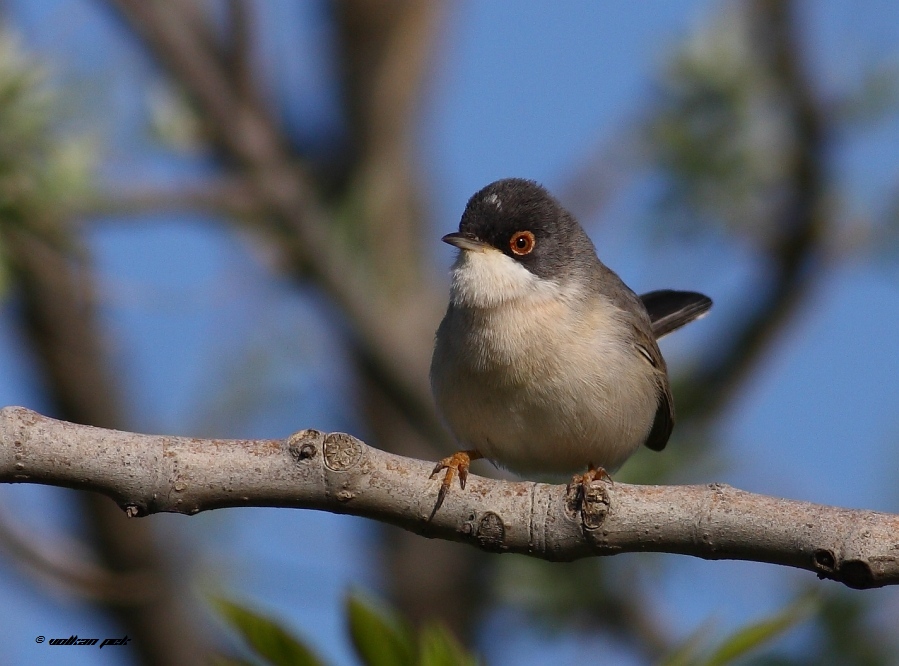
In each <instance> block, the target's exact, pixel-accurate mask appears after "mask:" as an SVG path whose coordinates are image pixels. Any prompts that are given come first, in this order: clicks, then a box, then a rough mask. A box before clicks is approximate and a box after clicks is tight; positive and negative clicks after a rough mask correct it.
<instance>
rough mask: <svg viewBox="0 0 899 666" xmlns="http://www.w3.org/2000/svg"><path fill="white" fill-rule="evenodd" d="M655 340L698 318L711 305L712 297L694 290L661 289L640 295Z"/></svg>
mask: <svg viewBox="0 0 899 666" xmlns="http://www.w3.org/2000/svg"><path fill="white" fill-rule="evenodd" d="M640 300H641V301H643V305H644V306H645V307H646V311H647V312H648V313H649V319H650V321H652V332H653V335H655V336H656V340H658V339H659V338H661V337H662V336H665V335H668V334H669V333H671V331H676V330H677V329H679V328H680V327H681V326H684V325H686V324H689V323H690V322H691V321H693V320H694V319H699V318H700V317H701V316H703V315H704V314H705V313H706V312H708V311H709V309H711V307H712V299H711V298H709V297H708V296H706V295H704V294H700V293H697V292H695V291H675V290H673V289H662V290H660V291H651V292H649V293H648V294H643V295H642V296H640Z"/></svg>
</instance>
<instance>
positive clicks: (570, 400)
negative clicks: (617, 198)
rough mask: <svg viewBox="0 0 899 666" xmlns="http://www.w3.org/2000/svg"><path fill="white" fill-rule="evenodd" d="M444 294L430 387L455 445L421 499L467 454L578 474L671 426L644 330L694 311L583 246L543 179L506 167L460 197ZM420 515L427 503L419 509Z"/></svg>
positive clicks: (680, 296)
mask: <svg viewBox="0 0 899 666" xmlns="http://www.w3.org/2000/svg"><path fill="white" fill-rule="evenodd" d="M443 240H444V241H445V242H446V243H449V244H450V245H454V246H455V247H457V248H459V255H458V257H457V258H456V261H455V263H454V264H453V267H452V286H451V288H450V300H449V307H448V308H447V311H446V315H445V316H444V318H443V321H442V322H441V323H440V327H439V328H438V329H437V336H436V342H435V345H434V356H433V358H432V361H431V389H432V390H433V392H434V398H435V400H436V402H437V407H438V409H439V411H440V413H441V415H442V416H443V418H444V419H445V421H446V423H447V425H448V426H449V428H450V430H451V431H452V432H453V434H454V435H455V437H456V439H457V440H458V441H459V442H460V443H461V444H462V446H464V447H465V449H466V450H464V451H459V452H458V453H456V454H454V455H452V456H450V457H448V458H445V459H443V460H441V461H440V462H439V463H438V464H437V467H436V468H435V469H434V473H433V474H432V475H431V476H432V478H433V477H434V476H436V475H437V474H438V473H439V472H440V471H441V470H446V473H445V475H444V478H443V483H442V485H441V488H440V494H439V495H438V500H437V504H436V506H435V509H434V511H435V512H436V510H437V509H438V508H439V507H440V505H441V504H442V502H443V499H444V497H445V496H446V493H447V491H448V490H449V488H450V485H451V484H452V481H453V478H454V477H455V476H456V475H457V474H458V476H459V482H460V485H461V486H462V488H464V487H465V480H466V477H467V475H468V465H469V462H470V461H471V460H476V459H478V458H487V459H489V460H491V461H492V462H494V463H495V464H497V465H500V466H502V467H506V468H508V469H510V470H512V471H514V472H517V473H520V474H524V475H528V474H540V475H544V474H554V473H556V474H558V473H567V474H574V473H577V472H582V471H584V470H586V474H585V475H583V476H582V477H575V478H576V479H578V478H580V483H589V482H591V481H592V480H593V479H595V478H596V477H597V476H606V475H607V470H608V471H614V470H615V469H617V468H618V467H619V466H620V465H621V464H622V463H623V462H624V461H625V460H626V459H627V458H628V457H629V456H630V455H631V454H633V453H634V452H635V451H636V450H637V448H638V447H639V446H640V445H641V444H645V445H646V446H648V447H649V448H650V449H653V450H656V451H661V450H662V449H663V448H665V444H666V443H667V442H668V438H669V437H670V435H671V430H672V428H673V427H674V404H673V401H672V398H671V388H670V386H669V383H668V371H667V368H666V366H665V359H663V358H662V354H661V352H660V351H659V347H658V345H657V344H656V340H657V339H658V338H660V337H662V336H663V335H666V334H667V333H670V332H671V331H673V330H675V329H677V328H680V327H681V326H683V325H684V324H687V323H688V322H690V321H692V320H694V319H696V318H698V317H701V316H702V315H703V314H705V313H706V312H708V310H709V308H711V306H712V301H711V299H710V298H708V297H707V296H704V295H702V294H698V293H695V292H688V291H670V290H665V291H655V292H651V293H648V294H644V295H643V296H640V297H638V296H637V295H636V294H634V292H633V291H631V290H630V289H629V288H628V287H627V285H625V284H624V283H623V282H622V281H621V279H620V278H619V277H618V276H617V275H616V274H615V273H614V272H612V271H611V270H610V269H609V268H607V267H606V266H605V265H604V264H603V263H602V262H601V261H600V260H599V259H598V258H597V256H596V249H595V248H594V246H593V243H592V242H591V241H590V238H589V237H588V236H587V234H586V232H585V231H584V230H583V228H582V227H581V225H580V224H578V222H577V220H576V219H575V218H574V217H573V216H572V215H571V213H569V212H568V211H567V210H565V208H563V207H562V205H561V204H560V203H559V202H558V201H556V199H554V198H553V197H552V195H550V194H549V192H547V191H546V190H545V189H544V188H543V187H541V186H540V185H538V184H537V183H535V182H533V181H530V180H523V179H519V178H509V179H505V180H499V181H496V182H495V183H491V184H490V185H488V186H487V187H485V188H484V189H482V190H481V191H479V192H477V193H476V194H475V195H474V196H473V197H471V199H470V200H469V201H468V205H467V206H466V207H465V212H464V213H463V214H462V220H461V222H460V223H459V231H458V233H451V234H447V235H446V236H444V237H443ZM432 515H433V514H432Z"/></svg>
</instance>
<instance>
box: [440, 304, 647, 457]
mask: <svg viewBox="0 0 899 666" xmlns="http://www.w3.org/2000/svg"><path fill="white" fill-rule="evenodd" d="M504 323H505V324H506V325H509V324H511V323H514V318H512V317H509V316H508V315H507V316H506V317H505V318H504ZM534 323H535V322H534V320H533V319H529V321H528V322H527V323H526V325H527V324H530V325H533V324H534ZM555 328H556V329H557V330H555V332H554V333H555V334H554V335H541V336H540V339H542V340H544V341H545V344H544V345H542V346H541V347H540V348H539V349H535V348H534V346H533V345H527V344H520V343H518V342H513V343H508V344H507V341H508V339H509V338H510V337H511V336H512V335H514V333H513V332H506V333H504V334H503V335H499V336H498V335H497V332H498V329H497V328H495V327H494V328H492V329H490V330H491V331H492V332H493V334H492V335H490V336H489V337H483V336H481V337H479V338H476V339H471V338H469V339H466V340H465V347H464V349H463V348H459V347H456V348H450V347H447V348H445V349H441V344H440V339H439V334H438V345H437V352H436V354H435V364H434V367H433V368H432V381H433V386H434V392H435V397H436V398H437V403H438V406H439V408H440V410H441V412H442V413H443V415H444V418H445V419H446V421H447V423H448V425H449V426H450V428H451V430H452V431H453V433H454V434H455V436H456V437H457V438H458V439H459V440H460V443H462V444H463V445H464V446H466V447H469V448H474V449H477V450H478V451H480V452H481V453H482V454H483V455H484V457H486V458H488V459H490V460H493V461H494V462H496V463H497V464H499V465H502V466H503V467H507V468H509V469H511V470H512V471H515V472H519V473H523V474H559V473H574V472H578V471H581V470H583V469H585V468H586V467H587V466H588V465H591V464H592V465H596V466H599V467H603V468H605V469H607V470H614V469H617V468H618V467H619V466H620V465H621V464H622V463H623V462H624V461H625V460H626V459H627V458H628V457H629V456H630V455H631V454H632V453H633V452H634V451H635V450H636V449H637V448H638V447H639V446H640V445H641V444H642V443H643V442H645V441H646V438H647V436H648V434H649V430H650V428H651V426H652V422H653V419H654V417H655V412H656V409H657V406H658V394H657V391H656V389H655V388H654V385H653V379H652V375H651V370H650V366H649V364H647V363H646V362H645V360H644V359H642V358H640V357H639V355H638V354H637V353H634V352H633V350H631V349H629V348H627V347H626V346H623V345H621V344H613V343H612V339H613V338H611V337H609V338H608V339H605V338H604V337H603V336H602V335H601V334H599V335H591V336H589V337H585V336H578V335H569V334H568V332H566V331H565V330H564V323H563V325H562V329H563V330H558V328H559V325H558V320H557V326H556V327H555ZM469 330H470V329H469ZM521 333H522V336H523V337H525V338H527V339H533V338H534V334H533V332H532V331H527V330H524V331H522V332H521ZM594 333H595V331H594ZM450 339H452V340H454V341H459V340H461V339H462V338H461V337H459V336H458V335H456V337H450Z"/></svg>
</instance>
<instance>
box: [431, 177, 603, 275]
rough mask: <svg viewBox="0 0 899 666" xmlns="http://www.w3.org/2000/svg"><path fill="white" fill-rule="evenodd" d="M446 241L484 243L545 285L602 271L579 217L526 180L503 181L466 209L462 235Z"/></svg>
mask: <svg viewBox="0 0 899 666" xmlns="http://www.w3.org/2000/svg"><path fill="white" fill-rule="evenodd" d="M444 240H446V241H447V242H449V243H452V244H453V245H457V246H459V247H465V246H470V245H471V243H468V244H467V245H466V242H465V241H480V242H481V243H484V244H486V245H489V246H491V247H493V248H495V249H497V250H499V251H500V252H502V253H503V254H505V255H507V256H509V257H511V258H512V259H514V260H515V261H517V262H519V263H520V264H521V265H522V266H524V267H525V268H527V269H528V270H529V271H531V272H532V273H534V274H535V275H537V276H539V277H541V278H544V279H555V280H562V279H564V278H565V277H567V276H570V275H572V274H573V273H583V272H587V273H588V274H592V273H593V272H595V270H596V268H597V267H598V266H599V265H600V264H599V259H597V257H596V249H595V248H594V247H593V243H592V241H591V240H590V238H589V237H588V236H587V234H586V233H585V232H584V230H583V229H582V228H581V225H580V224H578V222H577V220H576V219H574V216H573V215H571V213H569V212H568V211H567V210H565V208H564V207H563V206H562V204H560V203H559V202H558V201H557V200H556V199H555V198H554V197H553V196H552V195H551V194H550V193H549V192H547V191H546V189H545V188H543V187H542V186H540V185H539V184H537V183H536V182H534V181H532V180H525V179H523V178H506V179H503V180H498V181H496V182H494V183H491V184H490V185H487V187H485V188H483V189H481V190H480V191H478V192H476V193H475V194H474V196H472V197H471V199H469V200H468V204H467V205H466V206H465V212H464V213H463V214H462V220H461V221H460V222H459V233H458V234H449V235H448V236H447V237H445V238H444ZM469 249H471V248H470V247H469Z"/></svg>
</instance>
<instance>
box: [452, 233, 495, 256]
mask: <svg viewBox="0 0 899 666" xmlns="http://www.w3.org/2000/svg"><path fill="white" fill-rule="evenodd" d="M441 240H443V242H444V243H449V244H450V245H453V246H455V247H457V248H459V249H460V250H472V251H474V252H484V251H486V250H489V249H491V247H492V246H491V245H490V244H489V243H485V242H484V241H482V240H478V239H477V238H475V237H474V236H473V235H471V234H465V233H461V232H456V233H452V234H447V235H446V236H444V237H443V238H442V239H441Z"/></svg>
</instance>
